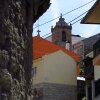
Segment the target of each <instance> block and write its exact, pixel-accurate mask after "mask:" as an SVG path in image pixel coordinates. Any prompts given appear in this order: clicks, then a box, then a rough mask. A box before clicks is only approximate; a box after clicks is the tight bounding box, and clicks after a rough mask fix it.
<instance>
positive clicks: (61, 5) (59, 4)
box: [33, 0, 100, 37]
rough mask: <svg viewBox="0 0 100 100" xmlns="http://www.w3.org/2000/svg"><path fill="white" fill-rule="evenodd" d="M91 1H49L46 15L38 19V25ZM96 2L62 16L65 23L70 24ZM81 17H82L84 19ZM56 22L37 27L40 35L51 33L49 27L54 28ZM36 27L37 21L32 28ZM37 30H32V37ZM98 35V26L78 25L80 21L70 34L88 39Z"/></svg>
mask: <svg viewBox="0 0 100 100" xmlns="http://www.w3.org/2000/svg"><path fill="white" fill-rule="evenodd" d="M89 1H91V0H51V6H50V8H49V9H48V10H47V12H46V13H44V14H43V15H42V16H41V17H40V18H39V24H43V23H44V22H47V21H49V20H52V19H54V18H56V17H58V16H60V14H61V13H62V14H64V13H66V12H68V11H71V10H73V9H75V8H77V7H79V6H81V5H83V4H85V3H87V2H89ZM95 1H96V0H94V1H93V2H92V3H90V4H88V5H87V6H85V7H83V8H80V9H78V10H76V11H74V12H72V13H70V14H67V15H65V16H63V17H64V18H65V21H66V22H70V21H71V20H73V19H74V18H75V17H77V16H79V15H81V14H82V13H84V12H85V11H87V10H88V9H90V8H91V6H92V5H93V4H94V2H95ZM84 16H85V15H83V16H82V17H84ZM57 21H58V19H57V20H54V21H52V22H50V23H48V24H45V25H43V26H40V27H39V30H40V31H41V33H40V35H41V36H43V35H45V34H48V33H50V32H51V26H55V24H56V22H57ZM36 25H38V21H37V22H36V23H35V24H34V26H33V28H34V27H36ZM37 30H38V28H35V29H34V30H33V36H35V35H37ZM97 33H100V26H99V25H87V24H80V21H79V22H78V23H76V24H74V25H73V26H72V34H76V35H77V34H78V35H81V36H82V37H89V36H92V35H94V34H97Z"/></svg>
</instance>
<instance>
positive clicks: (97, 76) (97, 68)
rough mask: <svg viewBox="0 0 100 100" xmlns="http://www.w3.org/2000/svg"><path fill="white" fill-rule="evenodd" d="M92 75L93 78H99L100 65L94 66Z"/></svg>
mask: <svg viewBox="0 0 100 100" xmlns="http://www.w3.org/2000/svg"><path fill="white" fill-rule="evenodd" d="M94 77H95V80H98V79H100V65H98V66H97V65H96V66H94Z"/></svg>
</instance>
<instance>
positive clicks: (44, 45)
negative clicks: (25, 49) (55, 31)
mask: <svg viewBox="0 0 100 100" xmlns="http://www.w3.org/2000/svg"><path fill="white" fill-rule="evenodd" d="M58 50H62V51H63V52H65V53H66V54H68V55H69V56H71V57H72V58H74V59H75V60H76V61H79V60H80V56H79V55H77V54H75V53H74V52H72V51H69V50H67V49H65V48H62V47H60V46H58V45H56V44H54V43H52V42H50V41H48V40H45V39H43V38H41V37H38V36H35V37H33V55H34V57H33V58H34V59H38V58H40V57H42V56H44V55H46V54H50V53H53V52H56V51H58Z"/></svg>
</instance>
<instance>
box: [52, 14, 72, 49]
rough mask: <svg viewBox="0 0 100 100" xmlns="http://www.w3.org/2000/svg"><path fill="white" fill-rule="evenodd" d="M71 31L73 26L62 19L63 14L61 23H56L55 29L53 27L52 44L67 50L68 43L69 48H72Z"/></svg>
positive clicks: (60, 19)
mask: <svg viewBox="0 0 100 100" xmlns="http://www.w3.org/2000/svg"><path fill="white" fill-rule="evenodd" d="M71 30H72V26H71V25H68V24H67V23H66V22H65V19H64V18H62V14H61V16H60V18H59V21H58V22H57V23H56V25H55V27H54V28H53V26H52V27H51V32H52V42H53V43H55V44H57V45H59V46H61V47H63V48H66V43H68V44H69V48H70V47H71V35H72V34H71Z"/></svg>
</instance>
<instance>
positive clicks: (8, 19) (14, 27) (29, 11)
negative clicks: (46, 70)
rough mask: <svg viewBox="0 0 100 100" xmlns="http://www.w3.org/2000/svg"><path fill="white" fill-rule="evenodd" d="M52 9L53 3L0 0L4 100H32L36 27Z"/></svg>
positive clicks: (0, 92)
mask: <svg viewBox="0 0 100 100" xmlns="http://www.w3.org/2000/svg"><path fill="white" fill-rule="evenodd" d="M41 7H42V8H41ZM48 7H49V0H42V1H41V0H0V100H31V97H32V84H31V83H32V82H31V68H32V25H33V23H34V22H35V21H36V19H37V18H39V17H40V16H41V15H42V14H43V13H44V12H45V11H46V10H47V8H48ZM40 9H41V10H40ZM32 100H33V99H32Z"/></svg>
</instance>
